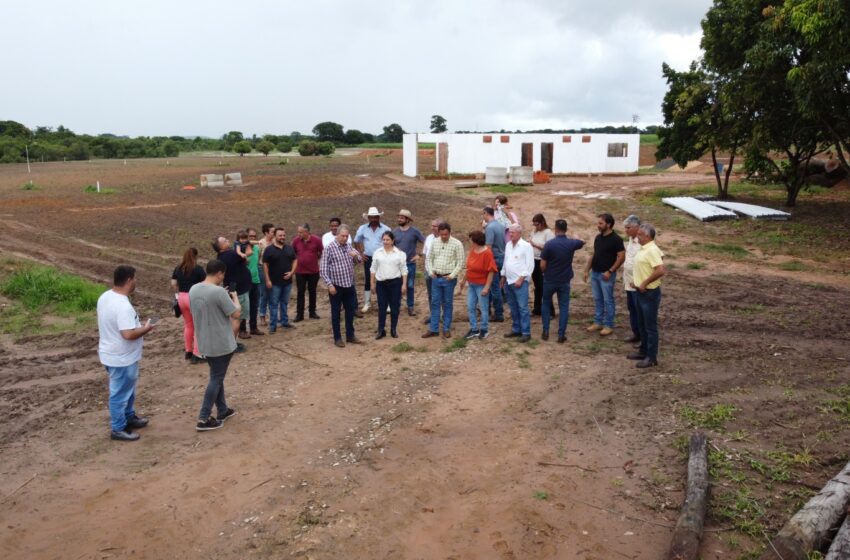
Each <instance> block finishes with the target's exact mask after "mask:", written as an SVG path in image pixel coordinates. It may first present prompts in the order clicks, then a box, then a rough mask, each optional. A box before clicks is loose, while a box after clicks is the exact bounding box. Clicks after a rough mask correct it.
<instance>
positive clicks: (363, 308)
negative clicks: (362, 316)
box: [360, 303, 369, 313]
mask: <svg viewBox="0 0 850 560" xmlns="http://www.w3.org/2000/svg"><path fill="white" fill-rule="evenodd" d="M360 311H362V312H363V313H366V312H367V311H369V304H368V303H364V304H363V307H361V308H360Z"/></svg>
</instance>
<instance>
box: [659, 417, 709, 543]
mask: <svg viewBox="0 0 850 560" xmlns="http://www.w3.org/2000/svg"><path fill="white" fill-rule="evenodd" d="M707 503H708V454H707V445H706V438H705V434H701V433H695V434H694V435H692V436H691V445H690V452H689V458H688V492H687V494H686V496H685V504H684V505H683V506H682V512H681V513H680V514H679V519H678V521H676V528H675V529H674V530H673V540H672V542H671V543H670V550H669V551H668V552H667V560H696V559H697V558H699V543H700V540H701V539H702V529H703V526H704V525H705V509H706V504H707Z"/></svg>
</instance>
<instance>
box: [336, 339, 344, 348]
mask: <svg viewBox="0 0 850 560" xmlns="http://www.w3.org/2000/svg"><path fill="white" fill-rule="evenodd" d="M334 346H336V347H337V348H345V342H344V341H343V340H342V339H341V338H339V339H337V340H334Z"/></svg>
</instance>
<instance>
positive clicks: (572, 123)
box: [0, 0, 711, 137]
mask: <svg viewBox="0 0 850 560" xmlns="http://www.w3.org/2000/svg"><path fill="white" fill-rule="evenodd" d="M4 4H5V5H4V7H3V10H2V14H3V23H4V25H3V33H2V34H0V52H2V53H4V56H3V77H4V80H3V81H4V85H3V87H2V88H0V120H15V121H19V122H22V123H24V124H25V125H27V126H30V127H35V126H38V125H48V126H57V125H59V124H63V125H65V126H66V127H68V128H70V129H72V130H74V131H75V132H78V133H89V134H97V133H102V132H111V133H114V134H120V135H131V136H137V135H175V134H178V135H196V134H198V135H204V136H215V137H217V136H221V135H222V134H223V133H225V132H227V131H229V130H239V131H242V132H244V133H246V134H248V135H250V134H252V133H256V134H264V133H273V134H282V133H289V132H292V131H296V130H297V131H301V132H309V131H310V130H311V129H312V128H313V126H314V125H315V124H316V123H319V122H322V121H328V120H330V121H334V122H338V123H340V124H342V125H343V126H344V127H345V128H346V129H349V128H356V129H359V130H362V131H364V132H373V133H379V132H381V130H382V127H384V126H385V125H387V124H390V123H393V122H397V123H399V124H401V125H402V127H403V128H404V129H405V130H407V131H422V132H426V131H427V130H428V125H429V122H430V117H431V115H433V114H435V113H436V114H440V115H442V116H444V117H445V118H446V119H447V120H448V126H449V130H498V129H502V128H504V129H507V130H515V129H522V130H529V129H539V128H573V127H582V126H594V125H599V124H628V123H631V119H632V115H634V114H637V115H639V116H640V121H639V122H640V123H641V124H643V125H646V124H657V123H659V122H660V121H661V112H660V105H661V100H662V97H663V95H664V91H665V83H664V80H663V79H662V78H661V63H662V62H665V61H666V62H668V63H669V64H671V65H672V66H674V67H676V68H685V67H687V65H688V64H689V63H690V61H691V60H693V59H694V58H696V57H698V56H699V55H700V50H699V39H700V35H701V33H700V20H701V19H702V17H703V16H704V14H705V12H706V11H707V10H708V8H709V6H710V4H711V1H710V0H641V1H639V2H623V1H622V0H505V1H500V0H421V1H405V0H367V1H364V2H353V1H350V0H348V1H344V0H338V1H329V0H328V1H324V0H309V1H306V2H304V1H301V2H287V1H282V0H281V1H273V0H269V1H260V0H241V1H236V0H229V1H220V0H147V1H145V2H121V1H114V0H102V1H94V0H75V1H73V2H68V1H67V0H61V1H60V0H46V1H30V2H6V3H4Z"/></svg>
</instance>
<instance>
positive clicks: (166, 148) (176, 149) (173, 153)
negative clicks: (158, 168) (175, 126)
mask: <svg viewBox="0 0 850 560" xmlns="http://www.w3.org/2000/svg"><path fill="white" fill-rule="evenodd" d="M162 154H163V155H164V156H165V157H177V156H179V155H180V145H179V144H178V143H177V142H175V141H174V140H167V141H165V142H164V143H163V144H162Z"/></svg>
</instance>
